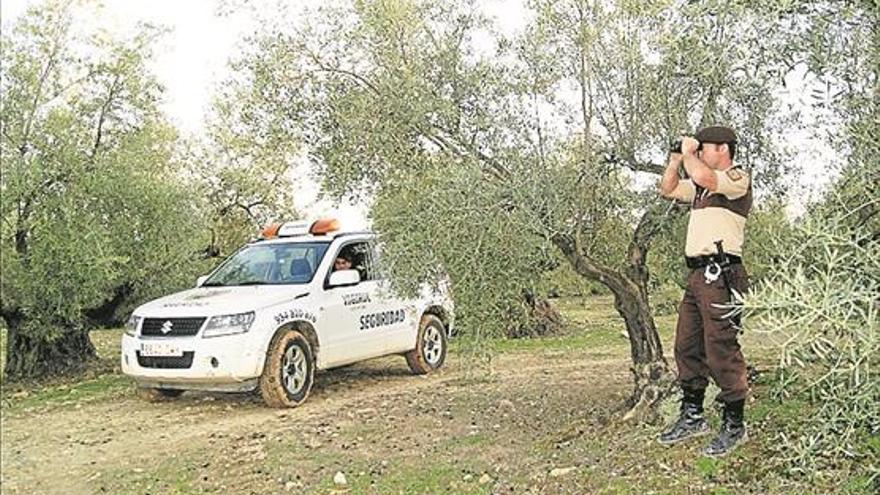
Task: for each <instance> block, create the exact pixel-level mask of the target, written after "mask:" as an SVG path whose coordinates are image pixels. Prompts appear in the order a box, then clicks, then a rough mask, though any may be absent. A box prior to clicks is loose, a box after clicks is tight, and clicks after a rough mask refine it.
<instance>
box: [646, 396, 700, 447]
mask: <svg viewBox="0 0 880 495" xmlns="http://www.w3.org/2000/svg"><path fill="white" fill-rule="evenodd" d="M683 391H684V397H682V399H681V413H680V414H679V415H678V419H677V420H676V421H675V423H673V424H672V426H670V427H669V429H668V430H666V431H664V432H663V433H662V434H660V438H658V439H657V441H658V442H660V443H662V444H663V445H672V444H674V443H678V442H680V441H682V440H687V439H688V438H692V437H698V436H700V435H705V434H706V433H708V432H709V425H708V423H706V420H705V419H704V418H703V397H704V395H705V393H706V391H705V390H687V389H684V390H683Z"/></svg>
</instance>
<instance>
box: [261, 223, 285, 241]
mask: <svg viewBox="0 0 880 495" xmlns="http://www.w3.org/2000/svg"><path fill="white" fill-rule="evenodd" d="M280 228H281V224H280V223H270V224H269V225H267V226H266V228H264V229H263V231H262V232H260V239H272V238H274V237H278V229H280Z"/></svg>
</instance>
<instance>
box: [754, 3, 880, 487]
mask: <svg viewBox="0 0 880 495" xmlns="http://www.w3.org/2000/svg"><path fill="white" fill-rule="evenodd" d="M828 7H829V6H828V5H827V4H822V5H819V6H815V5H812V4H807V5H806V6H805V7H804V8H806V9H816V10H817V11H818V13H817V19H818V20H817V22H816V23H815V24H814V25H813V29H811V30H809V31H808V36H807V39H808V40H809V51H808V53H809V62H810V67H811V70H813V71H815V72H816V73H818V74H819V75H820V76H822V77H824V78H826V80H827V81H828V85H829V87H836V88H839V89H840V91H838V92H836V93H834V94H833V95H832V96H830V100H831V102H833V103H834V104H835V105H836V106H838V107H839V108H840V109H841V112H840V113H839V114H838V118H839V119H840V121H841V125H840V126H839V127H837V128H836V129H835V132H834V134H832V138H833V142H834V143H835V144H836V147H837V149H838V151H839V153H840V155H841V156H843V157H844V158H845V159H846V166H845V168H844V170H843V173H842V174H841V176H840V177H839V178H838V180H837V181H836V182H835V184H834V185H833V186H832V187H831V189H830V190H829V191H828V192H827V194H826V195H825V198H824V199H823V201H822V202H820V203H818V204H815V205H812V206H811V207H810V211H809V212H808V213H807V214H806V215H804V217H803V218H800V219H798V221H797V222H795V223H794V225H793V226H791V227H790V229H789V231H788V232H787V233H785V234H783V235H776V236H774V237H773V241H774V242H773V245H772V249H773V250H775V251H776V252H777V253H780V254H781V255H782V259H781V260H780V261H779V262H778V263H776V264H774V265H772V266H769V267H767V272H768V273H767V277H766V282H765V283H764V284H762V285H761V286H760V288H759V290H758V291H757V292H756V293H754V294H753V295H751V296H749V297H748V298H747V306H748V307H750V308H751V309H752V310H755V311H757V312H759V313H761V314H762V318H761V319H760V320H759V321H760V322H761V323H760V327H759V328H758V331H762V332H766V333H767V334H768V337H770V338H772V339H774V340H776V341H778V343H779V350H780V364H779V366H780V371H779V373H778V374H777V376H778V377H779V380H778V382H777V385H776V392H777V394H778V395H779V396H780V397H783V398H786V397H793V398H795V399H796V400H807V401H809V402H810V404H811V406H812V409H813V410H814V413H813V414H810V415H807V416H806V417H804V418H803V419H802V420H801V421H799V422H793V423H792V425H793V428H792V430H793V431H791V432H789V433H787V434H784V435H781V438H780V439H779V440H780V441H779V443H778V451H777V454H778V455H779V456H780V457H781V458H782V459H784V460H785V463H786V466H787V468H788V469H789V470H790V471H792V472H795V473H798V474H801V475H804V476H807V477H810V478H821V477H826V476H829V475H833V473H834V470H835V469H837V468H839V466H840V465H845V464H846V462H849V463H852V464H853V465H855V466H856V473H855V476H854V477H853V480H854V481H853V483H850V484H849V485H848V486H847V487H845V488H846V490H848V491H849V490H851V491H858V490H861V489H862V488H864V487H867V486H869V485H871V484H873V485H874V486H876V483H877V482H878V479H880V456H878V453H877V450H876V448H874V447H872V441H871V440H870V439H871V438H876V436H877V435H878V433H880V376H878V369H880V360H878V355H880V354H878V352H880V324H878V323H880V319H878V312H880V307H878V304H877V302H878V299H877V294H878V293H880V260H878V257H877V253H878V252H880V199H878V198H880V191H878V187H880V186H878V183H880V181H878V179H880V158H878V156H877V148H876V144H877V141H876V139H877V135H878V133H880V127H878V126H880V121H878V120H877V118H876V116H877V112H878V101H877V98H876V95H877V91H878V88H880V82H878V80H880V72H878V68H880V64H878V61H880V50H878V46H880V45H878V44H877V41H878V37H880V34H878V29H877V26H878V22H880V18H878V15H880V11H878V9H877V8H876V5H875V6H874V8H871V7H870V6H866V7H865V10H860V9H859V8H846V9H842V10H839V11H829V10H828ZM841 54H846V56H845V57H844V58H843V59H838V57H840V56H841ZM839 60H842V62H841V63H838V61H839ZM854 74H860V77H859V78H858V81H856V80H854V78H853V77H854Z"/></svg>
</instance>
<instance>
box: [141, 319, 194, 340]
mask: <svg viewBox="0 0 880 495" xmlns="http://www.w3.org/2000/svg"><path fill="white" fill-rule="evenodd" d="M204 322H205V318H145V319H144V324H143V325H142V326H141V335H143V336H144V337H191V336H193V335H195V334H197V333H199V329H200V328H202V323H204ZM169 327H170V330H168V329H169Z"/></svg>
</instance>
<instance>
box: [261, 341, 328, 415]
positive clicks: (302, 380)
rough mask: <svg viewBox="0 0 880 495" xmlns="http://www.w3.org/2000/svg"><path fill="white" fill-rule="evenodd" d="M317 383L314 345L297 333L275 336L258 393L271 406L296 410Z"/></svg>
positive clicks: (267, 355)
mask: <svg viewBox="0 0 880 495" xmlns="http://www.w3.org/2000/svg"><path fill="white" fill-rule="evenodd" d="M314 380H315V359H314V352H313V351H312V345H311V344H310V343H309V341H308V339H306V337H305V336H304V335H303V334H301V333H299V332H297V331H296V330H282V331H280V332H278V333H277V334H275V336H274V337H273V338H272V342H271V343H270V344H269V349H268V350H267V351H266V364H265V365H264V366H263V374H262V375H260V383H259V386H258V388H259V390H260V395H261V396H262V397H263V402H265V403H266V405H268V406H269V407H296V406H298V405H300V404H302V403H303V402H305V400H306V399H307V398H308V396H309V392H310V391H311V390H312V384H313V383H314Z"/></svg>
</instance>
